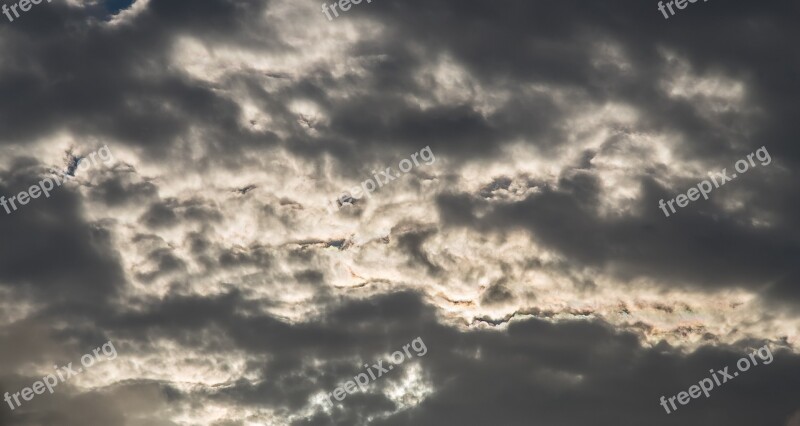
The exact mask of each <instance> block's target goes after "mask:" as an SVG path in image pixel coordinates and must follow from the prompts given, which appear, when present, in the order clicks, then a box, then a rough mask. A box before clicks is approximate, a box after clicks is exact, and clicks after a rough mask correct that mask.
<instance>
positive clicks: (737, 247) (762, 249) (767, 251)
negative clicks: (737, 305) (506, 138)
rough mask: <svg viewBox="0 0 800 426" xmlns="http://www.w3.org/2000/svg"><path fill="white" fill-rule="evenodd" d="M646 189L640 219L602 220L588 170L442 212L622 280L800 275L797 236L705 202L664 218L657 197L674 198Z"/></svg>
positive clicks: (730, 281)
mask: <svg viewBox="0 0 800 426" xmlns="http://www.w3.org/2000/svg"><path fill="white" fill-rule="evenodd" d="M687 186H688V185H687ZM643 190H644V191H643V197H642V198H641V200H639V201H638V202H637V203H636V206H635V207H636V210H637V211H641V212H642V215H641V216H633V217H630V216H624V217H616V216H612V217H605V216H601V215H600V214H599V205H598V204H599V202H600V200H599V197H598V194H599V193H600V190H599V187H598V184H597V182H596V181H595V178H594V177H592V176H591V175H589V174H586V173H578V174H575V175H573V176H567V177H563V178H562V179H561V181H560V182H559V188H558V189H555V188H550V187H542V191H541V192H540V193H537V194H534V195H531V196H529V197H527V198H526V199H525V200H522V201H518V202H512V203H504V204H498V205H490V204H487V202H486V201H485V200H483V199H481V198H478V197H477V196H471V195H466V194H454V195H447V196H442V197H440V198H439V211H440V213H441V214H442V215H443V216H444V217H443V219H444V222H445V223H450V224H453V225H454V226H460V225H467V226H471V227H475V228H477V229H487V230H488V229H496V230H511V229H513V228H516V227H519V228H524V229H527V230H529V231H530V233H531V236H532V238H533V239H534V240H535V241H536V242H537V243H539V244H543V245H544V246H545V247H550V248H553V249H555V250H557V251H559V252H560V253H562V254H564V255H566V256H567V257H568V258H569V259H571V260H572V261H577V262H580V263H581V264H584V265H586V266H594V267H600V268H602V269H605V270H607V271H608V272H611V273H614V274H615V275H617V276H618V277H619V278H623V279H632V278H636V277H641V276H645V277H652V278H658V279H666V280H668V281H670V282H671V283H672V284H678V285H685V284H689V285H694V286H698V287H700V288H705V289H713V288H718V287H720V286H744V287H747V288H750V289H753V290H755V289H760V288H762V286H763V285H764V283H765V282H767V283H769V282H773V281H775V280H777V279H778V277H781V276H784V274H787V273H789V272H791V271H794V270H795V268H794V266H793V265H794V263H795V260H796V259H797V256H798V255H800V245H798V243H797V240H796V238H795V235H793V234H790V235H786V233H785V232H784V231H783V230H782V229H771V228H753V227H752V226H751V225H749V224H748V223H747V222H745V221H744V218H745V217H747V215H746V214H745V213H743V214H742V215H741V216H739V215H734V216H731V217H726V216H723V215H721V214H720V213H719V205H717V206H709V204H710V203H709V202H702V201H697V202H696V203H695V204H693V209H688V208H687V209H683V210H681V211H680V212H679V214H676V215H674V216H671V217H670V218H665V217H664V215H663V213H662V212H661V211H660V210H659V209H658V208H657V205H658V200H659V199H661V198H671V197H674V195H669V193H668V192H667V191H666V190H665V189H664V188H661V187H659V186H658V185H657V184H656V183H654V182H652V181H649V180H645V181H644V182H643ZM479 208H480V209H487V208H488V210H489V213H488V214H485V215H484V216H483V217H481V218H480V219H479V218H477V217H476V215H475V214H474V211H476V210H477V209H479ZM782 288H784V291H782V292H781V293H782V296H786V295H787V293H789V292H791V293H792V298H793V299H794V300H795V301H798V297H800V294H799V293H797V292H796V291H792V290H789V288H788V287H786V286H783V287H782Z"/></svg>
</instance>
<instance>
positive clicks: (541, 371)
mask: <svg viewBox="0 0 800 426" xmlns="http://www.w3.org/2000/svg"><path fill="white" fill-rule="evenodd" d="M254 308H255V304H254V302H245V301H244V300H243V299H242V295H241V294H239V293H237V292H231V293H228V294H226V295H222V296H219V297H216V298H199V297H180V296H170V297H168V298H167V299H166V300H164V301H163V302H161V303H157V304H154V305H152V306H151V307H149V308H148V310H147V312H143V313H112V312H113V311H110V310H109V311H107V312H106V313H105V314H104V315H108V317H107V318H105V319H103V318H97V319H98V325H99V326H100V327H102V328H104V329H107V330H112V332H113V334H114V335H117V336H120V337H123V336H124V337H125V338H127V339H133V340H134V341H138V342H140V343H139V344H138V345H143V344H145V343H144V342H147V341H152V340H153V339H154V338H157V337H164V336H170V338H172V339H175V340H176V341H177V342H182V343H183V344H187V345H191V347H192V348H194V349H195V350H198V349H200V350H218V349H222V348H223V347H216V348H215V347H214V346H216V345H219V344H220V342H216V343H215V342H210V341H205V342H203V343H201V341H199V340H197V339H196V338H195V336H200V335H203V334H202V331H203V330H208V329H216V328H218V329H220V330H221V331H223V333H222V335H225V336H228V337H229V342H230V344H231V345H232V347H230V348H229V349H244V350H246V351H247V352H248V353H249V354H250V355H252V356H256V357H258V358H262V359H264V360H265V361H264V364H263V365H253V368H259V369H260V370H261V371H263V372H264V373H262V379H263V380H261V381H259V382H258V384H250V383H248V382H244V381H242V382H241V383H238V384H236V385H235V386H234V387H232V388H229V389H225V390H219V391H216V392H213V393H212V394H210V395H207V397H209V398H212V399H219V400H226V401H231V402H237V403H239V404H246V405H249V406H264V407H267V406H269V407H272V408H276V409H279V410H285V412H286V413H287V414H288V413H292V412H295V411H296V410H299V409H300V408H301V407H303V406H304V405H305V404H306V402H307V400H308V398H309V397H311V396H312V395H313V394H315V393H316V392H319V391H325V392H330V391H332V390H333V389H334V388H335V387H336V386H338V384H339V383H340V382H341V381H343V380H346V379H348V378H350V377H353V376H354V375H355V374H358V373H359V372H360V368H359V367H358V366H359V365H360V364H358V365H355V366H354V365H353V364H354V363H353V362H352V361H351V359H352V357H355V358H356V359H361V360H362V361H363V362H374V361H377V360H378V359H383V358H385V356H386V355H387V354H388V353H389V352H391V351H393V350H396V349H397V348H399V347H401V346H402V344H404V343H407V342H409V341H410V340H411V339H413V338H415V337H417V336H419V337H422V338H423V340H424V342H425V344H426V346H427V348H428V353H427V354H426V355H424V356H422V357H419V358H415V359H414V360H413V361H407V363H406V364H404V366H405V367H406V368H408V367H409V366H410V364H411V363H412V362H413V363H416V364H418V365H419V366H420V367H421V368H422V372H423V377H424V379H425V380H426V382H428V383H431V384H432V385H433V386H434V388H435V389H436V393H434V394H433V395H431V396H429V397H428V398H427V399H425V401H424V402H422V404H421V405H419V406H417V407H414V408H412V409H410V410H408V411H404V412H400V413H398V414H396V415H394V416H390V417H389V418H388V419H385V420H381V421H378V422H377V424H386V425H395V424H396V425H401V424H403V425H405V424H421V425H428V424H430V425H433V424H456V423H458V424H503V425H523V424H530V422H531V421H536V422H540V423H544V424H560V425H565V426H566V425H584V424H587V423H592V424H641V423H647V424H654V425H671V424H700V423H702V419H707V418H713V419H715V421H718V422H719V423H720V424H725V425H730V426H737V425H749V424H766V425H780V426H783V425H784V423H785V421H786V420H787V419H788V418H789V416H790V415H792V414H793V413H794V412H795V411H796V410H797V409H798V408H799V407H798V405H797V401H798V396H800V393H799V392H800V391H798V390H797V388H796V387H795V386H793V385H792V384H791V383H788V382H787V381H786V377H795V376H797V375H798V374H800V357H798V356H796V355H793V354H791V353H790V352H788V351H785V350H779V349H778V348H779V346H774V347H773V348H774V350H773V354H774V362H773V363H771V364H769V365H759V366H757V367H753V368H752V369H751V370H750V371H748V372H747V373H743V375H741V376H740V377H737V378H736V379H735V380H733V381H732V382H729V383H726V384H724V385H722V386H720V387H718V388H715V389H714V390H713V393H712V397H711V398H709V399H705V398H700V399H698V400H693V401H692V402H691V403H690V404H689V405H687V406H685V407H681V408H680V409H679V410H678V411H677V412H676V413H673V414H670V415H667V414H666V413H665V412H664V411H663V408H661V406H659V398H660V397H661V396H662V395H667V396H670V395H674V394H677V393H678V392H679V391H681V390H685V389H687V388H688V387H689V386H690V385H692V384H694V383H697V382H698V381H699V380H701V379H703V378H705V377H707V376H708V375H709V373H708V370H709V369H710V368H716V369H722V368H723V367H725V366H728V365H733V364H734V363H735V362H736V361H737V360H738V359H739V358H741V357H742V356H745V355H746V353H747V352H746V350H745V348H746V347H748V346H763V342H758V341H750V342H740V343H738V344H736V345H735V346H730V347H727V346H725V347H716V348H714V347H701V348H700V349H699V350H697V351H695V352H693V353H691V354H688V355H683V354H681V353H680V352H679V351H678V350H676V349H675V348H671V347H669V346H668V345H667V344H665V343H662V344H660V345H657V346H656V347H653V348H649V349H648V348H644V347H642V346H641V343H640V341H639V340H638V339H637V338H636V337H635V336H634V335H632V334H628V333H618V332H615V331H613V330H612V329H611V327H610V326H608V325H607V324H604V323H602V322H592V321H575V322H566V323H560V324H552V323H550V322H546V321H541V320H536V319H529V320H522V321H517V322H514V323H512V324H511V325H510V326H509V329H508V331H507V332H496V331H479V330H475V331H458V330H456V329H454V328H451V327H449V326H445V325H442V324H440V323H439V322H438V321H437V319H436V313H435V308H433V307H432V306H428V305H426V304H424V303H423V302H422V301H421V300H420V299H419V297H418V296H416V295H413V294H410V293H399V294H394V295H389V296H381V297H375V298H372V299H371V300H365V301H357V302H346V303H344V304H343V305H341V306H339V307H338V308H335V309H333V310H332V311H330V312H328V313H327V314H325V315H324V316H322V317H321V318H318V319H310V320H309V321H308V322H306V323H301V324H294V325H292V324H288V323H284V322H282V321H279V320H277V319H275V318H272V317H269V316H263V315H257V314H256V315H254V314H253V313H254V312H255V311H253V310H252V309H254ZM248 311H249V313H246V312H248ZM203 348H204V349H203ZM128 350H130V351H134V352H136V351H137V344H133V345H131V347H130V348H129V349H128ZM313 360H320V361H322V363H321V364H317V365H316V366H314V367H312V361H313ZM402 368H403V367H402V366H401V367H398V368H397V369H396V370H395V371H393V372H392V373H390V374H388V375H386V377H381V378H379V379H378V380H376V381H375V382H374V383H375V386H376V387H375V388H374V390H371V391H369V392H368V393H366V394H355V395H352V396H350V397H348V398H347V399H345V400H344V401H343V402H342V403H341V404H337V408H335V409H334V410H333V412H332V415H331V416H328V415H327V414H323V413H318V414H317V415H315V416H314V417H312V418H311V419H309V420H307V421H297V422H296V423H295V424H308V425H328V424H341V425H351V424H361V423H363V422H364V421H365V420H364V419H366V418H368V417H370V416H375V415H379V414H381V413H383V412H386V411H393V410H394V409H395V408H396V407H395V406H394V403H393V402H392V401H391V400H388V399H386V397H384V396H382V395H381V394H380V393H377V392H375V390H381V389H388V387H389V386H391V385H392V383H395V382H397V381H398V380H400V379H401V377H402V376H401V375H402V370H401V369H402ZM184 397H185V398H197V397H203V396H202V395H192V394H186V395H184Z"/></svg>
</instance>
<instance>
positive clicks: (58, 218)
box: [0, 159, 125, 303]
mask: <svg viewBox="0 0 800 426" xmlns="http://www.w3.org/2000/svg"><path fill="white" fill-rule="evenodd" d="M47 176H48V174H46V173H45V172H44V167H42V166H40V165H39V164H38V163H37V162H36V161H35V160H32V159H27V160H19V161H17V162H15V163H14V164H12V167H11V170H9V171H1V172H0V182H2V183H0V195H3V196H5V197H6V198H8V197H10V196H12V195H16V194H18V193H19V192H21V191H27V190H28V189H29V188H30V186H31V185H35V184H37V183H38V182H39V181H40V180H42V179H43V178H45V177H47ZM66 185H67V184H64V185H62V186H61V187H56V188H55V189H53V190H52V191H51V193H50V197H49V198H46V197H44V196H43V195H41V196H40V197H39V198H37V199H31V200H30V201H29V203H28V204H27V205H24V206H23V205H19V204H17V207H18V210H17V211H12V213H11V214H6V212H5V210H0V215H1V217H0V234H2V235H3V240H4V243H3V244H2V245H0V283H2V285H4V286H10V287H11V288H14V289H16V290H19V291H20V293H19V296H22V295H23V294H31V295H35V296H36V297H37V298H39V297H41V298H46V299H47V300H48V301H49V302H50V303H56V302H58V301H63V300H94V301H102V300H103V299H104V298H105V297H108V296H110V295H112V294H114V293H115V292H116V291H117V289H119V288H120V287H121V286H122V285H124V284H125V278H124V276H123V273H122V269H121V267H120V265H119V263H118V262H119V259H118V255H117V254H116V253H115V250H114V248H113V244H112V242H111V234H110V232H109V231H108V230H107V229H105V228H104V227H103V226H101V225H99V224H89V223H86V221H85V219H84V216H83V210H82V206H81V199H80V196H78V195H77V194H76V193H75V192H74V190H73V189H70V188H68V187H66Z"/></svg>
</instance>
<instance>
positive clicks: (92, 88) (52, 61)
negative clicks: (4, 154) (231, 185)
mask: <svg viewBox="0 0 800 426" xmlns="http://www.w3.org/2000/svg"><path fill="white" fill-rule="evenodd" d="M267 4H268V3H267V2H266V1H238V2H235V3H234V2H229V1H224V0H208V1H201V2H195V1H169V2H164V1H153V2H150V4H149V6H148V7H147V9H146V10H145V11H144V12H143V13H141V14H140V15H139V16H137V17H136V18H135V23H134V24H133V25H120V26H114V27H108V26H102V25H87V20H90V19H89V17H88V16H87V12H86V11H84V10H82V9H79V8H71V7H67V6H65V5H64V4H63V3H58V2H56V3H51V4H47V5H45V6H42V7H37V8H35V10H33V11H31V12H29V14H28V15H26V16H25V17H24V18H25V19H21V20H19V22H14V23H13V25H6V24H7V23H4V24H3V26H2V27H1V28H0V33H2V34H3V38H4V39H6V41H7V42H8V43H9V46H10V47H11V49H9V50H5V51H4V63H3V65H2V66H0V134H2V136H0V138H2V140H3V141H5V143H18V144H24V143H26V141H28V140H31V139H33V138H35V137H38V136H44V135H46V134H47V133H49V132H53V131H57V130H64V129H68V130H70V131H72V132H74V133H75V134H79V135H85V136H96V137H100V138H103V137H111V138H114V139H118V140H121V141H123V142H126V143H130V144H135V145H137V146H142V147H146V148H148V149H149V150H152V151H161V150H164V149H167V148H168V147H169V145H170V144H171V143H172V142H173V141H174V140H175V138H176V137H178V136H182V135H185V133H186V132H187V131H188V130H189V128H190V126H192V125H196V124H200V123H205V126H204V127H205V129H206V130H207V135H208V136H209V137H210V138H212V139H216V138H222V137H224V138H228V139H238V140H240V141H241V142H245V143H250V142H253V138H252V136H249V135H246V134H243V133H241V132H240V129H239V126H238V124H237V117H238V113H239V108H238V106H237V105H236V104H235V103H233V102H231V101H230V100H229V99H225V98H223V97H222V96H219V95H218V94H216V93H215V92H214V90H213V88H212V87H209V86H208V85H205V84H202V83H200V82H197V81H191V80H190V79H189V78H188V77H186V76H185V75H184V74H181V73H176V72H174V71H171V70H169V69H167V68H165V67H164V66H163V65H164V64H167V63H169V62H170V55H171V48H172V42H174V41H175V38H176V37H177V36H178V35H189V34H191V35H193V36H195V37H197V38H199V39H204V38H208V39H214V40H215V41H217V42H229V43H233V42H235V43H237V44H241V45H247V44H249V45H251V46H260V47H262V48H265V49H266V48H275V47H277V46H278V45H280V42H279V41H277V39H276V38H275V37H270V36H269V33H270V30H269V28H266V27H264V26H263V24H261V23H260V22H259V21H258V19H257V17H258V16H259V14H260V11H261V10H263V8H264V7H266V6H267ZM255 33H259V34H261V36H260V37H259V38H255V37H254V36H253V34H255ZM34 71H35V72H34Z"/></svg>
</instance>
